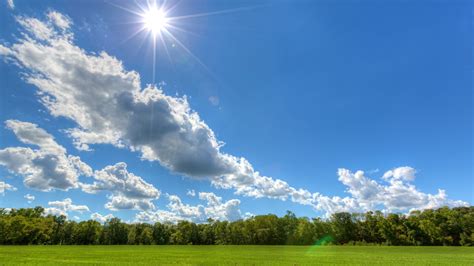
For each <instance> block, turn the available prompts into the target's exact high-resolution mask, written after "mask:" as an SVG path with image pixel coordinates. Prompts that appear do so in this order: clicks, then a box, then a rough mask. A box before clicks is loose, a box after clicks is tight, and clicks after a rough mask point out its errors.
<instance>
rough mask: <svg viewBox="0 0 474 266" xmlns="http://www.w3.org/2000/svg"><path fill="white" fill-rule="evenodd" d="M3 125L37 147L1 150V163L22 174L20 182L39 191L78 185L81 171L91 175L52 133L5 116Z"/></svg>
mask: <svg viewBox="0 0 474 266" xmlns="http://www.w3.org/2000/svg"><path fill="white" fill-rule="evenodd" d="M6 127H7V128H8V129H10V130H12V131H13V132H14V133H15V135H16V136H17V138H18V140H20V141H21V142H23V143H25V144H29V145H35V146H37V147H39V149H31V148H26V147H8V148H5V149H2V150H0V165H3V166H4V167H6V168H7V169H8V171H10V172H11V173H14V174H18V175H21V176H23V183H24V184H25V185H26V186H27V187H30V188H35V189H38V190H42V191H50V190H53V189H62V190H68V189H70V188H76V187H78V177H79V176H80V175H86V176H88V175H91V174H92V169H91V168H90V167H89V166H88V165H87V164H85V163H84V162H82V161H81V160H80V158H79V157H76V156H71V155H67V153H66V149H65V148H64V147H63V146H61V145H59V144H58V143H56V141H55V140H54V137H53V136H52V135H50V134H48V133H47V132H46V131H45V130H43V129H41V128H39V127H38V126H37V125H36V124H33V123H28V122H21V121H18V120H7V121H6Z"/></svg>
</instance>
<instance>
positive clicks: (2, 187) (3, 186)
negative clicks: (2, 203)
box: [0, 181, 17, 195]
mask: <svg viewBox="0 0 474 266" xmlns="http://www.w3.org/2000/svg"><path fill="white" fill-rule="evenodd" d="M16 190H17V188H16V187H14V186H12V185H10V184H8V183H5V182H3V181H0V194H2V195H3V194H5V191H16Z"/></svg>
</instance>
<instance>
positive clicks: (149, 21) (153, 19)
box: [143, 7, 168, 34]
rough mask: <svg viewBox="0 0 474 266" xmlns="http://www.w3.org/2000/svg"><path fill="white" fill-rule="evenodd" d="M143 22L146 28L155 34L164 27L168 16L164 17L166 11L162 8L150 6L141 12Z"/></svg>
mask: <svg viewBox="0 0 474 266" xmlns="http://www.w3.org/2000/svg"><path fill="white" fill-rule="evenodd" d="M143 23H144V25H145V28H146V29H148V30H149V31H151V32H152V33H153V34H157V33H160V32H162V31H163V30H165V29H166V26H167V25H168V17H166V12H164V11H163V10H161V9H158V8H156V7H151V8H150V9H149V10H148V11H146V12H145V13H144V14H143Z"/></svg>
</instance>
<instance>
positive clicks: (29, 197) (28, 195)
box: [24, 194, 35, 203]
mask: <svg viewBox="0 0 474 266" xmlns="http://www.w3.org/2000/svg"><path fill="white" fill-rule="evenodd" d="M24 198H25V199H26V201H28V203H32V202H33V201H34V200H35V196H33V195H30V194H26V195H25V196H24Z"/></svg>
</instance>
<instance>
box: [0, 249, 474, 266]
mask: <svg viewBox="0 0 474 266" xmlns="http://www.w3.org/2000/svg"><path fill="white" fill-rule="evenodd" d="M0 264H1V265H5V264H8V265H18V264H30V265H45V264H47V265H48V264H49V265H58V264H64V265H71V264H99V265H103V264H109V265H117V264H122V265H124V264H125V265H132V264H133V265H318V264H325V265H327V264H329V265H334V264H339V265H374V264H375V265H474V248H469V247H362V246H349V247H347V246H346V247H344V246H314V247H308V246H0Z"/></svg>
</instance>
